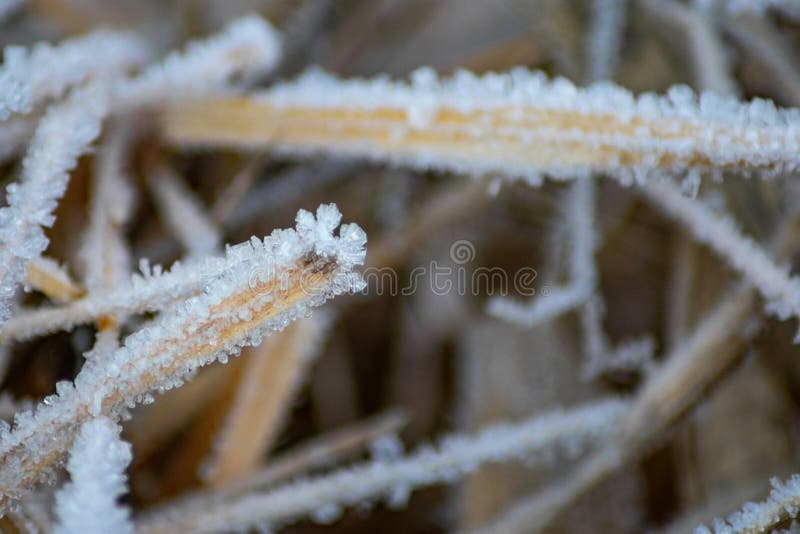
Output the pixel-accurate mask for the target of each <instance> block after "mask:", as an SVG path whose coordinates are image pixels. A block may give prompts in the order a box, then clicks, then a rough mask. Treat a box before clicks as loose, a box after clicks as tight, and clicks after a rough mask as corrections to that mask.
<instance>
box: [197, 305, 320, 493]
mask: <svg viewBox="0 0 800 534" xmlns="http://www.w3.org/2000/svg"><path fill="white" fill-rule="evenodd" d="M323 321H324V319H323ZM323 330H324V325H322V324H321V322H320V319H319V318H308V319H303V320H301V321H297V322H296V323H294V324H292V325H290V326H289V327H287V328H286V330H284V331H283V332H280V333H279V334H276V335H274V336H271V337H269V338H267V339H265V340H264V342H262V343H261V345H259V346H258V347H252V348H250V349H247V350H246V351H245V352H244V353H243V354H242V358H243V359H244V361H241V362H240V363H241V368H240V369H238V371H239V374H240V380H239V381H238V384H237V387H236V393H235V395H234V398H233V400H232V402H231V403H230V409H229V412H228V414H227V416H226V420H225V423H224V424H223V426H222V428H221V429H220V433H219V434H218V435H217V437H216V438H215V443H214V452H213V454H212V456H211V458H209V460H208V461H207V463H206V466H205V469H204V478H205V479H206V480H207V481H208V482H209V483H210V484H211V485H213V486H224V485H227V484H230V483H231V482H232V481H234V480H236V479H238V478H240V477H242V476H243V475H246V474H248V473H250V472H252V470H253V468H254V467H256V466H257V465H258V464H259V463H261V459H262V457H263V456H264V455H265V453H266V452H267V450H268V449H269V447H270V446H271V445H272V442H273V441H274V439H275V435H276V433H277V432H278V430H280V425H281V423H282V422H283V419H284V417H285V414H286V412H287V410H288V409H289V406H290V404H291V399H292V396H293V395H294V391H295V389H296V387H297V384H298V382H299V381H300V379H301V378H302V377H303V376H304V375H305V370H306V369H307V367H308V365H309V364H310V363H311V361H312V359H313V357H314V355H315V354H316V351H317V348H318V346H319V342H320V337H321V334H322V331H323Z"/></svg>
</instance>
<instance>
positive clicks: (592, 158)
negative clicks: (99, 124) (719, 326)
mask: <svg viewBox="0 0 800 534" xmlns="http://www.w3.org/2000/svg"><path fill="white" fill-rule="evenodd" d="M162 119H163V128H164V130H165V133H166V135H167V137H168V138H170V139H171V140H172V141H173V142H175V143H178V144H182V145H190V146H216V145H224V146H234V147H240V148H261V147H270V148H274V149H275V150H277V151H279V152H285V153H289V154H308V153H317V152H319V153H330V154H344V155H352V156H358V157H365V158H369V159H373V160H376V161H390V162H393V163H397V164H401V165H408V166H411V167H414V168H419V169H425V170H427V169H430V168H435V169H446V170H455V171H458V172H463V173H466V174H472V175H474V174H483V173H494V172H499V173H502V174H505V175H510V176H514V177H523V178H525V179H527V180H529V181H532V182H538V181H539V180H540V176H541V174H542V173H549V174H551V175H553V176H556V177H562V178H568V177H574V176H586V175H588V174H591V173H593V172H605V173H611V174H614V175H616V176H618V177H620V178H621V179H622V180H623V181H626V182H630V181H632V180H634V179H635V178H637V179H643V178H644V177H646V176H647V174H648V173H649V172H651V171H652V170H654V169H659V170H660V171H664V170H666V171H671V172H676V173H677V172H684V171H686V170H687V169H691V170H715V171H718V170H720V169H736V170H744V171H756V170H760V171H769V172H779V171H786V170H792V169H795V168H797V167H798V163H800V158H799V157H798V155H797V154H798V147H800V135H798V133H797V131H798V129H797V124H798V123H800V121H799V120H798V116H797V113H796V112H795V111H793V110H788V111H781V110H777V109H776V108H775V106H774V105H773V104H772V103H771V102H767V101H761V100H757V101H754V102H752V103H750V104H743V103H740V102H738V101H736V100H734V99H729V98H724V97H720V96H717V95H714V94H713V93H704V94H702V95H700V96H699V97H698V96H697V95H696V94H695V93H694V92H693V91H691V90H690V89H689V88H687V87H674V88H672V89H671V90H670V91H669V92H668V93H667V95H666V96H656V95H653V94H645V95H642V96H639V97H634V96H633V95H632V94H631V93H630V92H628V91H627V90H625V89H622V88H619V87H616V86H614V85H612V84H610V83H601V84H596V85H593V86H590V87H588V88H586V89H579V88H576V87H575V86H573V85H572V84H571V83H570V82H567V81H565V80H561V79H559V80H555V81H548V80H547V79H546V77H545V76H544V75H542V74H541V73H531V72H528V71H525V70H522V69H517V70H513V71H511V72H510V73H508V74H491V75H486V76H484V77H481V78H478V77H476V76H474V75H472V74H470V73H467V72H460V73H458V74H456V75H455V76H454V77H453V78H451V79H447V80H438V79H437V78H436V75H435V74H434V73H433V72H432V71H429V70H420V71H417V72H416V73H415V74H414V75H413V78H412V83H411V84H402V83H395V82H389V81H387V80H385V79H383V78H380V79H376V80H373V81H364V80H339V79H336V78H333V77H330V76H328V75H326V74H322V73H319V72H316V71H315V72H311V73H309V74H306V75H305V76H303V77H301V78H300V79H299V80H298V81H296V82H293V83H287V84H283V85H278V86H276V87H275V88H273V89H270V90H268V91H265V92H262V93H257V94H254V95H251V96H249V97H238V98H227V99H215V100H210V101H198V102H194V103H187V104H186V105H178V106H175V107H172V108H171V109H169V110H167V111H166V112H165V113H164V115H163V117H162Z"/></svg>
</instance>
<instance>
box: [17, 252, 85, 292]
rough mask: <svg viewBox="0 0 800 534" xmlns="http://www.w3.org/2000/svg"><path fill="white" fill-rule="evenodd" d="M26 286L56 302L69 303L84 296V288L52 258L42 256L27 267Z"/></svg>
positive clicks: (30, 262)
mask: <svg viewBox="0 0 800 534" xmlns="http://www.w3.org/2000/svg"><path fill="white" fill-rule="evenodd" d="M25 285H26V286H28V287H30V288H32V289H36V290H37V291H41V292H42V293H44V294H45V295H47V296H48V298H50V299H52V300H54V301H56V302H69V301H71V300H75V299H77V298H78V297H80V296H81V295H83V288H82V287H81V286H79V285H78V283H77V282H75V281H74V280H73V279H72V277H71V276H70V275H69V273H68V272H67V271H65V270H64V269H63V268H62V267H61V266H60V265H59V264H58V262H56V261H55V260H54V259H52V258H47V257H45V256H41V257H39V258H37V259H35V260H32V261H29V262H28V264H27V265H26V266H25Z"/></svg>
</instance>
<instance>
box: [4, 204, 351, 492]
mask: <svg viewBox="0 0 800 534" xmlns="http://www.w3.org/2000/svg"><path fill="white" fill-rule="evenodd" d="M317 215H318V220H316V219H315V218H314V216H313V215H312V214H310V213H308V212H305V211H301V212H300V213H298V218H297V230H296V231H292V230H288V231H276V232H274V233H273V234H272V235H271V236H269V237H267V238H265V240H264V241H263V242H262V241H260V240H258V239H255V238H254V239H253V240H251V242H249V243H243V244H242V245H239V246H236V247H231V248H229V249H228V261H229V262H230V267H229V269H228V272H227V273H225V274H223V275H221V276H219V277H218V278H216V279H214V280H210V281H208V283H207V285H206V287H205V289H204V291H203V293H202V294H200V295H198V296H195V297H191V298H189V299H187V300H186V301H184V302H182V303H180V304H178V305H176V306H174V307H173V308H171V309H170V313H168V314H165V315H163V316H162V317H161V318H160V319H158V320H157V321H155V322H154V323H152V324H151V325H150V326H148V327H146V328H144V329H142V330H140V331H138V332H136V333H134V334H133V335H131V336H129V337H128V338H127V339H126V340H125V343H124V345H123V346H122V347H121V348H119V349H118V350H117V351H115V352H114V353H113V354H111V355H109V356H108V357H107V358H104V359H102V360H94V361H89V362H87V364H86V365H85V366H84V368H83V369H82V370H81V372H80V374H79V375H78V376H77V378H76V379H75V383H74V385H73V384H70V383H67V382H60V383H58V384H57V386H56V394H55V395H52V396H50V397H48V398H46V399H45V401H44V403H43V404H42V405H40V406H39V407H38V408H37V409H36V410H35V411H34V412H28V413H23V414H19V415H18V416H17V417H16V418H15V425H14V429H13V430H9V428H7V427H5V428H2V429H0V507H7V506H8V504H9V502H10V501H11V500H12V499H16V498H19V497H21V496H23V495H24V494H25V493H26V492H27V491H28V490H29V489H30V488H31V487H32V486H33V485H34V484H35V483H37V482H39V481H42V480H44V479H46V478H47V476H48V475H49V474H50V473H51V472H52V468H53V467H54V466H55V465H57V464H58V463H59V462H60V461H61V460H62V458H63V455H64V453H65V452H66V451H67V450H68V449H69V447H70V446H71V443H72V440H73V438H74V434H75V431H76V428H77V427H78V426H80V424H81V423H82V422H84V421H85V420H87V419H88V418H90V417H92V416H97V415H99V414H104V415H110V416H117V417H118V416H119V415H120V414H121V412H122V411H123V410H124V409H125V407H126V406H129V405H134V404H136V403H137V402H143V401H147V400H148V399H149V393H150V392H151V391H153V390H165V389H170V388H173V387H177V386H179V385H181V384H182V383H183V380H184V378H185V377H186V376H187V375H188V374H189V373H191V372H192V371H193V370H195V369H196V368H198V367H199V366H202V365H206V364H208V363H210V362H212V361H214V360H216V359H219V360H221V361H227V358H228V356H229V355H235V354H238V352H239V351H240V350H241V348H242V347H244V346H250V345H254V344H256V343H258V342H260V340H261V338H262V337H263V336H264V335H266V334H268V333H270V332H271V331H274V330H280V329H282V328H284V327H285V326H286V325H287V324H288V323H289V322H290V321H291V320H293V319H295V318H297V317H298V316H302V315H304V314H306V313H308V312H309V310H310V308H311V307H312V306H315V305H319V304H321V303H322V302H324V301H325V300H327V299H328V298H331V297H333V296H335V295H338V294H340V293H342V292H345V291H350V290H357V289H360V288H361V287H362V286H363V280H361V278H360V276H358V275H356V274H355V273H354V272H353V271H352V269H353V268H354V266H355V265H359V264H361V263H363V260H364V256H365V251H364V243H365V242H366V236H365V235H364V233H363V231H362V230H361V229H360V228H358V227H357V226H355V225H343V226H342V228H341V230H340V234H341V237H335V236H334V235H333V232H334V230H335V228H336V227H337V226H338V224H339V221H340V218H341V216H340V214H339V212H338V210H337V209H336V208H335V206H322V207H320V208H319V210H318V211H317Z"/></svg>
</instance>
